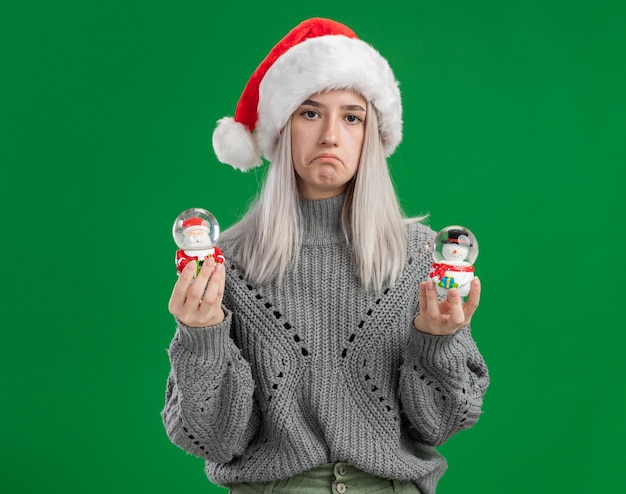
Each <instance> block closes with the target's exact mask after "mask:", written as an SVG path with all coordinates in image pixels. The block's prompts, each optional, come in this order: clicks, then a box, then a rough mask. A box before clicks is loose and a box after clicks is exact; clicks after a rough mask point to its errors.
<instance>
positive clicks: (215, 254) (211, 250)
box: [172, 208, 224, 274]
mask: <svg viewBox="0 0 626 494" xmlns="http://www.w3.org/2000/svg"><path fill="white" fill-rule="evenodd" d="M172 235H173V237H174V242H176V245H177V246H178V250H177V251H176V269H177V271H178V274H180V273H181V272H182V270H183V269H184V268H185V266H186V265H187V264H188V263H189V262H195V263H196V274H198V271H200V268H201V267H202V264H203V263H204V261H206V260H207V259H209V258H213V260H214V261H215V262H219V263H223V262H224V255H223V254H222V251H221V250H220V249H219V248H218V247H216V246H215V244H216V242H217V239H218V238H219V236H220V225H219V223H218V222H217V219H216V218H215V216H213V215H212V214H211V213H210V212H209V211H207V210H206V209H202V208H191V209H187V210H185V211H183V212H182V213H180V214H179V215H178V217H177V218H176V220H175V221H174V225H173V226H172Z"/></svg>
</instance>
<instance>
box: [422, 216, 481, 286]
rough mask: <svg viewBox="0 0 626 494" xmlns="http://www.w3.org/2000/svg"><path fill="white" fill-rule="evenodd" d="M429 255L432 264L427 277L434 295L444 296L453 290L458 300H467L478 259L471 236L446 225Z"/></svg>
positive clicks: (464, 229)
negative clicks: (433, 289)
mask: <svg viewBox="0 0 626 494" xmlns="http://www.w3.org/2000/svg"><path fill="white" fill-rule="evenodd" d="M432 252H433V260H434V262H433V264H432V266H431V271H430V278H431V280H432V281H433V282H434V283H435V287H436V288H437V293H438V294H439V295H444V296H445V295H447V294H448V291H449V290H450V289H452V288H456V289H457V290H458V291H459V295H461V297H467V295H468V294H469V291H470V282H471V281H472V279H473V278H474V262H475V261H476V258H477V257H478V242H477V241H476V237H475V236H474V234H473V233H472V232H471V231H470V230H469V229H468V228H465V227H463V226H459V225H452V226H447V227H445V228H444V229H443V230H441V231H439V232H438V233H437V236H436V237H435V242H434V244H433V246H432Z"/></svg>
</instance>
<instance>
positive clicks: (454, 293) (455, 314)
mask: <svg viewBox="0 0 626 494" xmlns="http://www.w3.org/2000/svg"><path fill="white" fill-rule="evenodd" d="M447 301H448V306H449V307H450V319H449V320H450V323H451V325H453V326H462V325H463V324H464V323H465V312H463V301H462V299H461V295H460V294H459V291H458V290H457V289H456V288H452V289H451V290H450V291H449V292H448V298H447Z"/></svg>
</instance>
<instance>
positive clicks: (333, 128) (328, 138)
mask: <svg viewBox="0 0 626 494" xmlns="http://www.w3.org/2000/svg"><path fill="white" fill-rule="evenodd" d="M320 144H324V145H335V144H337V122H336V121H335V119H334V118H328V119H327V120H326V121H325V122H324V126H323V127H322V133H321V135H320Z"/></svg>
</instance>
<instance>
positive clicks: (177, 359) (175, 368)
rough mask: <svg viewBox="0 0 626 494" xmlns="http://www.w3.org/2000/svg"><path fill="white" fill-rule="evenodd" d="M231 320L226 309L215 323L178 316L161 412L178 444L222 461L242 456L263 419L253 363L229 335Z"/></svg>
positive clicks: (175, 442)
mask: <svg viewBox="0 0 626 494" xmlns="http://www.w3.org/2000/svg"><path fill="white" fill-rule="evenodd" d="M231 321H232V314H231V313H229V312H228V311H227V315H226V319H225V320H224V321H223V322H222V323H221V324H219V325H218V326H215V327H208V328H189V327H187V326H185V325H184V324H182V323H180V322H178V327H177V331H176V335H175V336H174V339H173V340H172V343H171V345H170V349H169V358H170V363H171V371H170V375H169V377H168V382H167V391H166V403H165V408H164V410H163V412H162V418H163V423H164V425H165V429H166V432H167V435H168V436H169V438H170V440H171V441H172V442H173V443H174V444H176V445H177V446H179V447H180V448H182V449H184V450H185V451H187V452H189V453H191V454H194V455H196V456H199V457H201V458H204V459H207V460H210V461H214V462H218V463H222V462H228V461H230V460H232V459H233V458H235V457H237V456H240V455H241V454H242V453H243V451H244V450H245V448H246V446H247V445H248V443H249V442H250V440H251V439H252V437H253V436H254V434H255V432H256V430H257V428H258V425H259V418H258V410H257V409H256V407H255V406H254V400H253V391H254V381H253V379H252V375H251V372H250V366H249V365H248V363H247V362H246V361H245V360H244V359H243V358H242V356H241V353H240V351H239V348H238V347H237V346H236V345H235V343H234V341H233V340H232V339H231V337H230V326H231Z"/></svg>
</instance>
